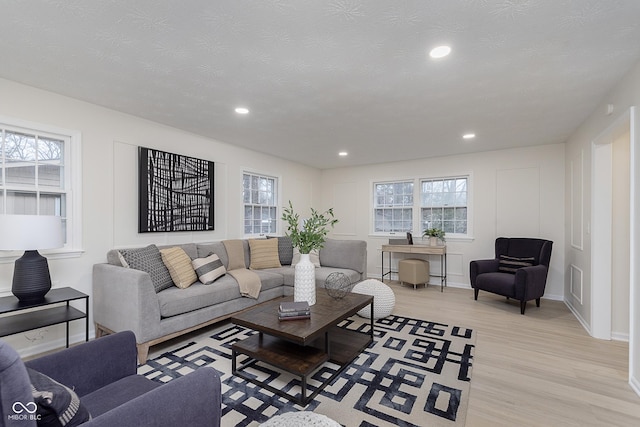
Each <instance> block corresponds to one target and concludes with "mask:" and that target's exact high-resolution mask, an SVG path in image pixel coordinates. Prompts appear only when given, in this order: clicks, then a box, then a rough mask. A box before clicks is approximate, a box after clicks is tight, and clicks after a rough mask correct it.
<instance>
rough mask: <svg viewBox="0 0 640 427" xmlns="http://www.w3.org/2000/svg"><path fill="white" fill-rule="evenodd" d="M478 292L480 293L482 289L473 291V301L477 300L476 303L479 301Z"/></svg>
mask: <svg viewBox="0 0 640 427" xmlns="http://www.w3.org/2000/svg"><path fill="white" fill-rule="evenodd" d="M478 292H480V289H478V288H475V289H474V290H473V299H474V300H476V301H478Z"/></svg>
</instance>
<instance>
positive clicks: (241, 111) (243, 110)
mask: <svg viewBox="0 0 640 427" xmlns="http://www.w3.org/2000/svg"><path fill="white" fill-rule="evenodd" d="M236 113H238V114H249V109H248V108H245V107H238V108H236Z"/></svg>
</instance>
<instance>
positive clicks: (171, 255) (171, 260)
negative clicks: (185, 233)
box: [160, 246, 198, 289]
mask: <svg viewBox="0 0 640 427" xmlns="http://www.w3.org/2000/svg"><path fill="white" fill-rule="evenodd" d="M160 255H162V262H163V263H164V265H166V266H167V269H168V270H169V274H170V275H171V279H173V283H174V284H175V285H176V286H177V287H179V288H180V289H186V288H188V287H189V286H191V285H192V284H193V283H194V282H196V281H197V280H198V276H196V272H195V271H194V269H193V267H192V266H191V258H189V255H187V253H186V252H185V251H184V249H182V248H180V247H177V246H176V247H174V248H167V249H161V250H160Z"/></svg>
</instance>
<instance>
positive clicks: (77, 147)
mask: <svg viewBox="0 0 640 427" xmlns="http://www.w3.org/2000/svg"><path fill="white" fill-rule="evenodd" d="M5 129H7V130H10V131H15V132H20V133H26V134H36V135H40V136H45V137H51V138H54V139H59V140H62V141H64V144H65V147H64V160H63V163H64V169H63V170H64V189H63V190H62V191H60V190H56V191H55V193H58V194H64V195H65V211H66V216H65V219H66V236H65V237H66V238H65V245H64V247H62V248H58V249H50V250H44V251H42V252H43V253H46V254H47V257H49V258H51V259H56V258H67V257H74V256H79V255H80V254H81V253H82V252H83V249H82V197H81V195H82V153H81V147H82V136H81V133H80V132H79V131H76V130H69V129H63V128H58V127H54V126H50V125H45V124H41V123H34V122H29V121H25V120H20V119H14V118H10V117H5V116H0V132H3V131H4V130H5ZM2 183H3V184H2V189H4V188H5V186H7V185H6V181H4V180H3V181H2ZM23 188H24V187H23ZM25 189H26V188H25ZM34 189H35V187H34ZM46 192H47V191H46V190H45V191H43V193H46ZM0 209H1V211H0V214H5V211H4V206H0ZM20 256H22V253H21V252H18V251H9V252H4V251H3V252H0V261H3V262H10V261H12V260H14V259H15V258H17V257H20Z"/></svg>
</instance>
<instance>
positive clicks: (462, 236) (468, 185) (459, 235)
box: [418, 174, 472, 240]
mask: <svg viewBox="0 0 640 427" xmlns="http://www.w3.org/2000/svg"><path fill="white" fill-rule="evenodd" d="M457 179H466V181H467V183H466V204H465V206H464V207H465V209H466V210H467V218H466V222H467V224H466V225H467V227H466V233H452V232H450V231H447V230H446V229H445V232H446V235H445V238H446V239H454V240H455V239H466V238H470V236H471V230H470V227H471V224H472V222H471V207H470V206H471V177H470V175H468V174H461V175H452V176H437V177H425V178H420V179H418V224H419V227H420V236H421V235H422V232H423V231H424V230H425V229H426V228H432V227H433V225H431V224H423V222H422V210H423V209H424V208H429V207H430V206H424V205H423V197H422V196H423V193H422V183H423V182H425V181H431V182H433V181H448V180H457ZM438 207H441V208H442V209H444V208H446V207H452V208H455V207H457V206H455V203H454V206H449V203H443V204H442V205H441V206H438ZM437 228H444V227H440V226H438V227H437Z"/></svg>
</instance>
